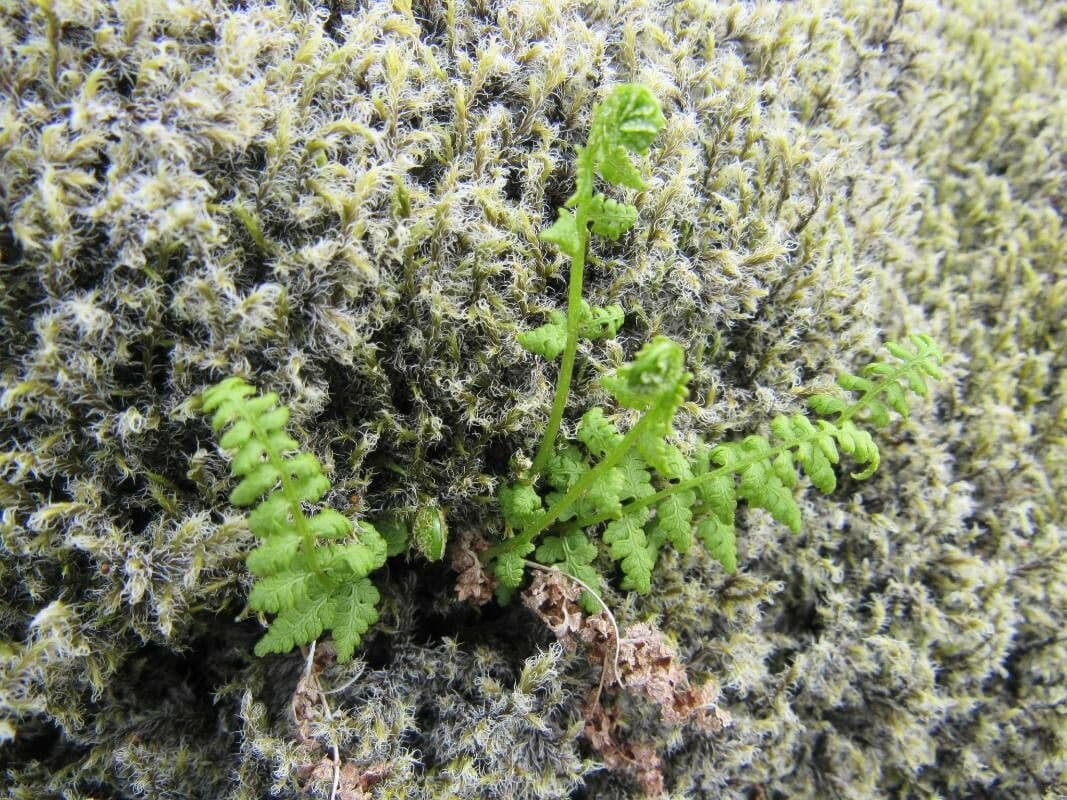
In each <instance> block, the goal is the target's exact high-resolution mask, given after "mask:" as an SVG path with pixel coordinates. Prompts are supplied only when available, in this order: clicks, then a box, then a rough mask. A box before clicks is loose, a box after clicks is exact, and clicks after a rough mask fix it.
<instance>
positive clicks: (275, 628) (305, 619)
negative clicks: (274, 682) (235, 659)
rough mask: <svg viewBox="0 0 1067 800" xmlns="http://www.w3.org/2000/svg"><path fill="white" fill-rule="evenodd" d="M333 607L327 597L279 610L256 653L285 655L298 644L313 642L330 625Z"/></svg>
mask: <svg viewBox="0 0 1067 800" xmlns="http://www.w3.org/2000/svg"><path fill="white" fill-rule="evenodd" d="M333 616H334V604H333V599H332V598H331V597H330V595H329V594H326V593H321V594H312V595H310V596H308V597H304V598H303V599H301V600H300V601H298V602H297V604H296V605H294V606H287V607H285V608H282V609H281V610H280V611H279V612H278V615H277V616H276V617H275V618H274V619H273V620H272V621H271V623H270V627H269V628H268V629H267V633H266V634H265V635H264V636H263V638H261V639H260V640H259V641H258V642H256V647H255V653H256V655H257V656H265V655H268V654H270V653H288V652H289V651H290V650H292V649H293V648H294V647H296V646H297V645H298V644H306V643H308V642H313V641H315V640H316V639H318V638H319V636H321V635H322V632H323V631H324V630H325V629H326V628H327V627H328V626H329V625H330V624H332V622H333Z"/></svg>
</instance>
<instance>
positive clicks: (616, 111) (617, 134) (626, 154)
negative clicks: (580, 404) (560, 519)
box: [519, 84, 666, 477]
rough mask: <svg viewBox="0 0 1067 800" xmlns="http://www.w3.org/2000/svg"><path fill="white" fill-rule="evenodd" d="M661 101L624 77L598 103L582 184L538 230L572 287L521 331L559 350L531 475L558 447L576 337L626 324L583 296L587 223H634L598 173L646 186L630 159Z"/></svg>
mask: <svg viewBox="0 0 1067 800" xmlns="http://www.w3.org/2000/svg"><path fill="white" fill-rule="evenodd" d="M665 122H666V121H665V120H664V118H663V112H662V111H660V107H659V103H658V102H657V101H656V98H655V97H654V96H653V95H652V92H651V91H649V90H648V88H647V87H645V86H641V85H639V84H623V85H621V86H617V87H615V89H614V91H612V93H611V94H610V95H609V96H608V98H607V99H606V100H605V101H604V102H603V103H600V104H599V105H598V106H597V107H596V108H595V109H594V110H593V123H592V127H591V129H590V132H589V139H588V141H587V142H586V144H585V146H584V147H581V148H580V149H579V150H578V157H577V168H576V173H577V175H576V177H577V188H576V190H575V192H574V194H572V195H571V196H570V197H569V198H568V199H567V202H566V203H565V204H564V207H563V208H561V209H559V212H558V217H557V218H556V221H555V222H554V223H553V224H552V225H551V226H549V227H548V228H547V229H545V230H544V231H543V232H542V233H541V239H542V240H543V241H545V242H549V243H552V244H555V245H556V246H557V247H558V248H559V249H560V250H561V251H562V252H563V253H564V254H565V255H567V256H568V257H569V258H570V259H571V269H570V279H569V282H568V287H567V315H566V317H565V318H564V317H563V315H562V314H560V313H559V312H555V313H554V314H552V315H550V317H549V322H548V323H547V324H546V325H544V326H542V327H541V328H538V329H536V330H535V331H530V332H528V333H525V334H521V335H520V337H519V341H520V343H521V344H522V345H523V347H526V348H527V349H528V350H531V351H532V352H535V353H537V354H539V355H543V356H545V357H546V358H549V359H552V360H554V359H556V358H557V357H559V356H562V360H561V362H560V372H559V380H558V382H557V384H556V395H555V398H554V400H553V403H552V411H551V413H550V414H549V419H548V425H547V426H546V428H545V433H544V438H543V439H542V441H541V445H540V446H539V447H538V449H537V454H536V455H535V457H534V462H533V467H532V470H531V475H532V476H533V477H536V476H538V475H540V474H541V472H543V471H544V469H545V467H546V466H547V465H548V461H549V459H550V458H551V457H552V455H553V451H554V447H555V442H556V436H557V434H558V433H559V426H560V422H562V420H563V411H564V408H565V407H566V404H567V395H568V394H569V392H570V382H571V376H572V374H573V372H574V357H575V354H576V352H577V348H578V340H579V338H581V337H585V338H605V337H610V336H614V335H615V333H616V331H617V330H618V328H619V326H620V325H621V324H622V319H623V312H622V309H621V308H620V307H618V306H610V307H608V308H603V309H600V308H597V309H593V308H590V307H589V306H588V305H587V304H586V303H585V301H584V300H583V299H582V278H583V272H584V269H585V257H586V248H587V246H588V244H589V233H590V230H591V231H592V232H593V233H595V234H597V235H598V236H604V237H606V238H608V239H611V240H616V239H618V238H619V237H620V236H622V235H623V234H624V233H626V231H628V230H629V229H630V228H631V227H633V225H634V223H635V222H636V221H637V209H636V208H635V207H634V206H632V205H629V204H627V203H621V202H619V201H617V200H614V199H612V198H609V197H606V196H605V195H603V194H601V193H599V192H597V191H595V188H594V182H595V177H596V175H598V174H599V175H600V177H601V178H602V179H603V180H604V181H606V182H607V183H609V184H614V185H616V186H624V187H628V188H631V189H644V188H645V183H644V180H643V179H642V178H641V174H640V172H638V170H637V167H636V166H634V163H633V161H632V160H631V154H635V155H643V154H644V153H647V152H648V148H649V145H651V144H652V140H653V139H655V137H656V134H657V133H658V132H659V130H660V128H662V127H663V125H664V124H665Z"/></svg>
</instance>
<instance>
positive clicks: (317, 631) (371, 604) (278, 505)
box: [202, 377, 386, 661]
mask: <svg viewBox="0 0 1067 800" xmlns="http://www.w3.org/2000/svg"><path fill="white" fill-rule="evenodd" d="M202 407H203V410H204V411H205V412H206V413H213V414H214V416H213V418H212V421H211V425H212V428H213V429H214V431H215V433H216V435H219V434H221V439H220V440H219V445H220V446H221V447H222V449H223V450H226V451H227V452H228V453H229V454H230V456H231V457H232V461H231V464H230V468H231V470H232V472H233V474H234V475H235V476H237V477H239V478H241V481H240V482H239V483H238V484H237V486H236V487H235V488H234V489H233V491H232V492H231V493H230V502H231V503H233V505H235V506H239V507H249V506H255V508H254V509H253V510H252V511H251V513H250V514H249V515H248V526H249V528H250V529H251V531H252V532H253V533H254V534H255V535H256V536H257V537H258V538H259V539H260V540H261V544H260V545H259V546H258V547H256V548H255V549H254V550H252V551H251V552H250V553H249V554H248V557H247V559H246V561H245V564H246V566H247V567H248V570H249V571H250V572H251V573H252V574H253V575H255V576H256V577H257V578H258V580H257V581H256V583H255V585H254V586H253V587H252V590H251V592H250V593H249V595H248V605H249V607H250V608H252V609H253V610H255V611H261V612H266V613H270V614H274V615H275V617H274V620H273V621H272V622H271V623H270V626H269V628H268V630H267V633H266V634H265V635H264V636H263V638H262V639H260V640H259V642H257V643H256V648H255V652H256V655H258V656H263V655H267V654H268V653H287V652H289V651H290V650H292V649H293V647H295V646H297V645H300V644H307V643H309V642H312V641H314V640H315V639H317V638H318V637H319V636H321V635H322V633H323V631H325V630H330V631H332V633H333V638H334V642H335V643H336V645H337V657H338V659H339V660H341V661H347V660H349V659H350V658H351V657H352V654H353V653H354V651H355V648H356V647H357V646H358V645H359V642H360V639H361V637H362V636H363V634H364V633H366V632H367V630H368V629H369V628H370V626H371V625H373V624H374V623H375V622H376V621H377V619H378V611H377V609H376V606H377V604H378V600H379V596H378V590H377V589H376V588H375V587H374V584H373V583H371V581H370V580H369V578H368V577H367V576H368V575H369V574H370V573H371V572H373V571H374V570H376V569H378V568H379V567H380V566H382V564H384V563H385V558H386V541H385V539H384V538H382V536H381V535H379V533H378V531H377V530H375V528H374V527H373V526H372V525H370V524H368V523H366V522H360V523H358V524H357V525H355V526H353V524H352V522H351V521H350V520H349V519H348V518H347V517H345V516H343V515H342V514H340V513H338V512H337V511H335V510H333V509H332V508H324V509H322V510H320V511H318V512H317V513H314V514H308V513H306V512H305V511H304V504H305V503H309V504H311V503H317V502H319V501H320V500H321V499H322V498H323V496H325V494H326V493H327V492H328V491H329V490H330V481H329V479H328V478H327V477H326V476H325V475H323V473H322V465H321V464H320V463H319V460H318V459H317V458H316V457H315V456H314V455H312V454H310V453H301V452H300V451H299V445H298V443H297V442H296V440H294V439H292V438H291V437H290V436H289V435H288V434H287V433H286V432H285V425H286V423H288V421H289V410H288V409H287V408H286V407H285V406H282V405H280V404H279V402H278V395H277V394H275V393H274V392H270V393H268V394H265V395H256V390H255V388H254V387H252V386H250V385H249V384H248V383H246V382H245V381H244V380H242V379H241V378H236V377H234V378H227V379H226V380H224V381H222V382H221V383H218V384H216V385H215V386H213V387H211V388H210V389H207V390H206V391H205V392H204V393H203V395H202ZM224 431H225V433H224Z"/></svg>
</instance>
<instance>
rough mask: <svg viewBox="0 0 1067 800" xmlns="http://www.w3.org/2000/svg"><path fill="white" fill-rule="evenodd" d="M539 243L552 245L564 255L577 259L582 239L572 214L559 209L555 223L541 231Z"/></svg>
mask: <svg viewBox="0 0 1067 800" xmlns="http://www.w3.org/2000/svg"><path fill="white" fill-rule="evenodd" d="M541 241H544V242H549V243H551V244H554V245H556V247H558V248H559V249H560V250H562V251H563V252H564V253H565V254H566V255H568V256H570V257H571V258H577V257H578V254H579V253H580V252H581V249H582V239H581V236H580V235H579V233H578V223H577V221H576V220H575V218H574V212H572V211H567V210H565V209H560V211H559V217H558V218H557V219H556V221H555V222H554V223H552V225H550V226H549V227H547V228H545V229H544V230H543V231H541Z"/></svg>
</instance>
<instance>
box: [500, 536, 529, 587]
mask: <svg viewBox="0 0 1067 800" xmlns="http://www.w3.org/2000/svg"><path fill="white" fill-rule="evenodd" d="M533 549H534V546H533V545H532V544H524V545H521V546H519V547H516V548H515V549H512V550H508V551H505V552H503V553H501V554H500V555H499V556H498V557H497V559H496V562H495V566H494V570H493V571H494V573H495V574H496V577H497V580H499V581H500V585H501V586H504V587H507V588H508V589H516V588H518V586H519V585H520V584H521V583H522V579H523V577H524V576H525V574H526V565H525V564H524V563H523V559H524V558H525V557H526V556H527V555H529V554H530V553H532V552H533Z"/></svg>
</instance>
